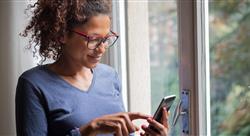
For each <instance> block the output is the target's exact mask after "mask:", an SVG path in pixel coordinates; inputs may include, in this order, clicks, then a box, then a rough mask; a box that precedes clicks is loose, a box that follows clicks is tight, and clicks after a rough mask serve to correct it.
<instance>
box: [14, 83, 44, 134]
mask: <svg viewBox="0 0 250 136" xmlns="http://www.w3.org/2000/svg"><path fill="white" fill-rule="evenodd" d="M43 102H44V99H43V98H42V95H41V94H40V93H39V92H38V89H37V88H35V87H34V86H33V85H32V84H31V83H30V82H29V81H27V80H26V79H23V78H19V80H18V84H17V88H16V101H15V103H16V104H15V106H16V131H17V136H47V133H48V132H47V119H46V115H45V111H44V108H43V105H42V104H43Z"/></svg>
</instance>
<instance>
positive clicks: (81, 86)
mask: <svg viewBox="0 0 250 136" xmlns="http://www.w3.org/2000/svg"><path fill="white" fill-rule="evenodd" d="M30 8H34V11H33V17H32V19H31V21H30V23H29V24H28V26H27V27H26V29H25V31H24V34H23V36H25V37H26V36H28V34H30V35H31V40H30V45H32V43H35V46H34V48H35V51H34V53H36V49H37V47H39V54H40V56H41V57H42V60H43V62H44V61H45V60H46V59H48V58H52V59H54V60H55V62H54V63H52V64H46V65H40V66H37V67H34V68H33V69H30V70H28V71H26V72H24V73H23V74H22V75H21V76H20V77H19V80H18V85H17V90H16V125H17V126H16V128H17V135H18V136H19V135H20V136H46V135H49V136H65V135H72V136H73V135H76V136H80V135H82V136H89V135H99V134H107V135H112V134H115V135H117V136H127V135H129V134H130V133H133V132H135V131H136V130H138V127H136V126H135V125H134V124H133V123H132V120H135V119H147V120H148V122H149V123H150V124H152V125H153V126H154V127H155V128H156V129H157V130H158V131H157V132H155V131H153V130H150V129H149V128H148V127H147V126H142V129H144V130H145V133H144V134H141V135H166V133H167V129H168V128H167V127H168V125H167V120H166V118H167V112H166V110H164V111H163V112H164V116H163V120H164V122H163V125H162V124H160V123H158V122H156V121H155V120H153V119H152V118H151V117H150V116H148V115H144V114H142V113H131V112H124V107H123V102H122V96H121V88H120V82H119V79H118V75H117V73H116V72H115V71H114V70H113V69H112V68H111V67H109V66H107V65H104V64H99V61H100V59H101V57H102V55H103V54H104V53H105V51H106V49H107V48H109V47H111V46H112V45H114V43H115V42H116V40H117V39H118V35H117V34H116V33H115V32H113V31H112V30H110V26H111V20H110V13H111V2H110V1H108V0H38V2H37V3H35V4H34V6H31V7H30Z"/></svg>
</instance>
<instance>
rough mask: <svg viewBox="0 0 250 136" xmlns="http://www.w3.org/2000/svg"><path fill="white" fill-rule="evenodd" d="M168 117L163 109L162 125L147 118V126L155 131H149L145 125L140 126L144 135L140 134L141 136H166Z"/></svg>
mask: <svg viewBox="0 0 250 136" xmlns="http://www.w3.org/2000/svg"><path fill="white" fill-rule="evenodd" d="M168 116H169V114H168V112H167V110H166V108H163V110H162V118H161V122H162V124H161V123H159V122H157V121H156V120H154V119H152V118H148V119H147V121H148V123H149V125H151V126H153V127H154V128H155V129H156V130H157V131H155V130H152V129H150V128H149V127H148V126H146V125H142V129H143V130H144V131H145V133H141V136H167V134H168V131H169V124H168Z"/></svg>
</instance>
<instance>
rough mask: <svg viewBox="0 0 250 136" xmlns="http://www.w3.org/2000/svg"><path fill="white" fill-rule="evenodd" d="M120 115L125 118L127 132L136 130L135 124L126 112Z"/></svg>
mask: <svg viewBox="0 0 250 136" xmlns="http://www.w3.org/2000/svg"><path fill="white" fill-rule="evenodd" d="M120 117H121V118H122V119H124V120H125V123H126V126H127V128H128V131H129V133H133V132H135V131H136V126H135V125H134V124H133V123H132V121H131V120H130V118H129V116H128V114H127V113H123V114H121V115H120Z"/></svg>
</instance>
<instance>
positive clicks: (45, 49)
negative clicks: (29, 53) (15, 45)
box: [21, 0, 111, 63]
mask: <svg viewBox="0 0 250 136" xmlns="http://www.w3.org/2000/svg"><path fill="white" fill-rule="evenodd" d="M31 9H32V11H31V13H32V18H31V20H30V22H29V24H28V25H27V27H26V28H25V30H24V32H23V33H22V34H21V35H22V36H23V37H28V35H30V36H31V37H30V40H29V45H28V48H29V49H30V48H32V47H34V51H33V55H34V56H37V53H38V50H37V47H38V49H39V55H40V56H41V58H42V59H41V61H40V63H43V62H44V61H46V59H47V58H51V59H53V60H58V59H59V57H60V56H61V54H62V46H63V44H62V43H61V42H60V39H61V38H62V37H63V35H64V34H65V33H66V34H69V35H70V31H69V30H71V29H72V28H74V27H76V26H78V25H82V24H85V23H86V22H87V21H88V20H89V18H90V17H92V16H96V15H98V14H105V15H108V16H111V0H38V1H37V2H36V3H35V4H33V5H29V6H28V8H27V9H26V10H31Z"/></svg>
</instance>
